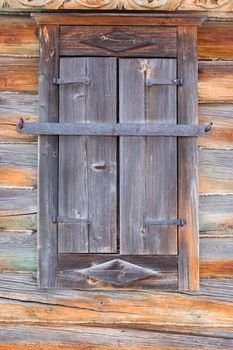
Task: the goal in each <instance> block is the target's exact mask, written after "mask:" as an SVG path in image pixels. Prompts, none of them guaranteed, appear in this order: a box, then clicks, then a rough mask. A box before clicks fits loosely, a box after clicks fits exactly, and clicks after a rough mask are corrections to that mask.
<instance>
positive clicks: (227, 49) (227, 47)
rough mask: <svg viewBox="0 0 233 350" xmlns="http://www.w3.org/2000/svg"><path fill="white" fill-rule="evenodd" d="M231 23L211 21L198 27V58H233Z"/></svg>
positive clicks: (232, 30) (232, 28)
mask: <svg viewBox="0 0 233 350" xmlns="http://www.w3.org/2000/svg"><path fill="white" fill-rule="evenodd" d="M232 45H233V26H232V23H229V24H228V23H226V22H225V23H224V22H222V23H221V22H216V23H214V22H211V23H208V22H207V23H205V24H203V25H202V26H201V27H199V28H198V56H199V59H211V60H217V59H221V60H233V53H232Z"/></svg>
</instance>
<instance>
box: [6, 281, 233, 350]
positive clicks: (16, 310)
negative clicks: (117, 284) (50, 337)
mask: <svg viewBox="0 0 233 350" xmlns="http://www.w3.org/2000/svg"><path fill="white" fill-rule="evenodd" d="M0 282H1V288H0V311H1V312H0V315H1V316H0V322H1V324H2V325H3V323H4V326H5V327H11V326H12V325H14V327H16V325H17V324H18V326H22V323H23V326H25V325H27V326H30V327H33V326H34V327H35V328H34V329H36V327H41V326H47V327H53V328H55V329H57V327H59V328H60V329H61V330H62V329H65V328H66V327H68V325H69V326H70V327H75V326H79V327H80V326H91V327H106V326H107V327H108V329H109V328H115V329H117V328H118V329H119V328H121V327H123V328H124V329H125V330H126V329H128V330H130V329H137V331H140V329H141V330H142V329H144V330H148V331H149V330H150V331H154V332H162V333H165V334H166V336H168V334H169V333H170V334H172V333H175V332H176V333H178V334H180V335H182V334H183V335H184V336H186V337H188V334H190V335H199V336H201V335H203V336H206V337H207V336H208V335H209V336H210V335H212V336H215V340H216V338H217V337H219V338H220V339H221V336H222V337H223V338H226V339H232V331H233V330H232V322H233V305H232V303H230V302H229V300H230V298H232V295H233V294H232V293H233V291H232V285H231V282H232V280H230V281H229V283H227V282H223V281H222V280H220V283H219V286H218V283H217V281H216V280H214V281H211V280H209V281H208V280H204V281H203V286H202V285H201V290H200V292H199V293H194V294H192V293H189V294H180V293H174V292H173V293H165V292H163V293H160V292H156V293H153V291H147V292H143V291H140V292H139V291H137V292H136V291H131V292H130V291H121V292H113V291H104V292H101V291H99V292H98V293H96V292H87V291H83V292H82V291H64V290H59V291H55V290H50V291H48V292H44V291H42V290H39V289H38V288H36V285H35V283H36V281H35V280H34V281H33V279H32V277H31V275H29V274H21V276H20V275H19V274H18V275H17V274H12V275H11V274H5V275H4V274H1V275H0ZM222 282H223V283H222ZM212 283H213V287H211V286H212ZM219 288H221V290H222V294H220V293H219V292H220V289H219ZM11 299H12V300H11ZM90 329H91V328H90ZM151 334H152V335H153V332H151ZM68 338H69V337H68ZM134 343H135V341H134ZM134 345H135V344H134ZM190 345H191V344H190ZM186 349H187V348H186ZM188 349H189V348H188ZM197 349H198V350H200V349H202V347H199V348H197ZM207 349H208V350H209V348H207ZM226 350H228V349H226Z"/></svg>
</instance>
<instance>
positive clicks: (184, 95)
mask: <svg viewBox="0 0 233 350" xmlns="http://www.w3.org/2000/svg"><path fill="white" fill-rule="evenodd" d="M197 65H198V60H197V29H196V28H195V27H191V28H188V27H187V28H186V27H178V76H179V77H182V78H183V79H184V85H183V86H181V87H179V89H178V123H180V124H183V123H187V124H191V125H192V124H193V125H195V124H197V122H198V100H197V78H198V77H197V72H198V70H197ZM184 165H185V166H184ZM178 217H180V218H183V219H184V220H185V221H186V225H185V226H184V227H183V228H182V227H179V228H178V247H179V252H178V254H179V265H178V266H179V289H180V290H198V288H199V242H198V233H199V227H198V148H197V140H195V139H194V138H179V139H178Z"/></svg>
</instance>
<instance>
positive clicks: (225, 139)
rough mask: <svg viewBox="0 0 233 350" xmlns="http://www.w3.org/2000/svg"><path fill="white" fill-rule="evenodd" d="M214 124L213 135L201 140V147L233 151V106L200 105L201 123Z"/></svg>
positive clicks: (223, 104)
mask: <svg viewBox="0 0 233 350" xmlns="http://www.w3.org/2000/svg"><path fill="white" fill-rule="evenodd" d="M210 122H213V123H214V126H213V131H214V132H213V133H212V135H209V136H208V137H200V138H199V146H201V147H205V148H214V149H231V150H233V104H225V103H222V104H220V103H219V104H216V103H213V104H212V103H209V104H205V103H204V104H202V103H201V104H199V123H200V124H202V123H206V124H209V123H210Z"/></svg>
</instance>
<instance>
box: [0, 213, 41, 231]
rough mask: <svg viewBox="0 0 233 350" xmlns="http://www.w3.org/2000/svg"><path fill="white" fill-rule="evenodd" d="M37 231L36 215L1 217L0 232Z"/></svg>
mask: <svg viewBox="0 0 233 350" xmlns="http://www.w3.org/2000/svg"><path fill="white" fill-rule="evenodd" d="M36 229H37V215H36V214H23V215H9V216H0V230H6V231H12V230H13V231H36Z"/></svg>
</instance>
